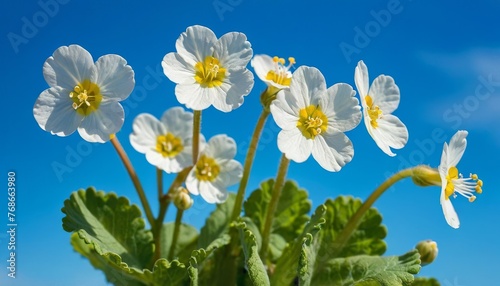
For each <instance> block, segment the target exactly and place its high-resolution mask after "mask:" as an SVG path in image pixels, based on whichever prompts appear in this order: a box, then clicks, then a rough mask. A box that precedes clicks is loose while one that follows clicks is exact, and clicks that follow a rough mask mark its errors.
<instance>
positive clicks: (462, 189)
mask: <svg viewBox="0 0 500 286" xmlns="http://www.w3.org/2000/svg"><path fill="white" fill-rule="evenodd" d="M482 187H483V181H482V180H480V179H479V178H478V176H477V175H476V174H471V175H470V178H463V177H462V174H459V172H458V169H457V167H450V169H449V170H448V174H447V175H446V187H445V191H444V193H445V198H446V199H447V200H448V199H449V198H450V196H451V195H453V194H454V193H455V192H458V193H460V194H461V195H463V196H465V197H466V198H468V199H469V202H471V203H472V202H473V201H475V200H476V196H474V195H473V193H474V192H476V193H478V194H481V193H482V192H483V189H482Z"/></svg>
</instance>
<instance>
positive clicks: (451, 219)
mask: <svg viewBox="0 0 500 286" xmlns="http://www.w3.org/2000/svg"><path fill="white" fill-rule="evenodd" d="M441 207H442V208H443V213H444V218H445V219H446V222H447V223H448V224H449V225H450V226H451V227H453V228H459V227H460V220H459V219H458V215H457V213H456V212H455V208H453V205H452V204H451V200H450V199H448V200H447V199H445V195H444V190H443V191H441Z"/></svg>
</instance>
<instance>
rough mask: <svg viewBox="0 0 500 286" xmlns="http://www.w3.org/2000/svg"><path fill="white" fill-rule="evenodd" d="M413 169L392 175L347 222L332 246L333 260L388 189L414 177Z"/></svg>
mask: <svg viewBox="0 0 500 286" xmlns="http://www.w3.org/2000/svg"><path fill="white" fill-rule="evenodd" d="M413 169H414V168H408V169H404V170H402V171H399V172H398V173H396V174H394V175H392V177H390V178H389V179H387V180H386V181H385V182H383V183H382V184H381V185H380V186H378V188H376V189H375V191H373V193H372V194H371V195H370V196H369V197H368V199H366V201H365V202H364V203H363V204H362V205H361V207H360V208H359V209H358V210H357V211H356V213H355V214H354V215H353V216H352V217H351V218H350V219H349V221H348V222H347V224H346V225H345V227H344V229H343V230H342V232H341V233H340V234H339V236H337V239H336V240H335V241H334V243H333V244H332V246H334V247H333V253H331V254H330V255H331V257H333V258H334V257H336V256H337V255H339V254H340V252H341V251H342V249H344V246H345V245H346V243H347V242H348V240H349V238H350V237H351V235H352V234H353V232H354V231H355V230H356V229H357V227H358V225H359V223H360V221H361V219H362V218H363V216H364V214H365V213H366V212H367V211H368V210H369V209H370V208H371V206H372V205H373V204H374V203H375V201H376V200H377V199H378V198H379V197H380V196H381V195H382V194H383V193H384V192H385V191H386V190H387V189H389V188H390V187H391V186H392V185H394V184H395V183H396V182H398V181H399V180H401V179H404V178H408V177H412V176H413Z"/></svg>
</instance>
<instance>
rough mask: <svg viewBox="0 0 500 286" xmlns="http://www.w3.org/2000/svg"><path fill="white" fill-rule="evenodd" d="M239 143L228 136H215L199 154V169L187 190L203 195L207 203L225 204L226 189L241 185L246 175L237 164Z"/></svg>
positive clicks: (191, 177)
mask: <svg viewBox="0 0 500 286" xmlns="http://www.w3.org/2000/svg"><path fill="white" fill-rule="evenodd" d="M235 155H236V143H235V142H234V140H233V139H232V138H230V137H228V136H227V135H216V136H214V137H212V138H211V139H210V140H209V141H208V142H207V144H206V146H205V148H203V150H202V151H201V152H200V155H199V157H198V161H197V163H196V165H195V166H194V167H193V169H191V171H190V172H189V174H188V176H187V179H186V187H187V189H188V191H189V192H190V193H192V194H193V195H201V197H202V198H203V199H204V200H205V201H207V202H208V203H211V204H213V203H223V202H224V201H225V200H226V199H227V187H229V186H231V185H234V184H236V183H238V182H239V181H240V179H241V176H242V173H243V167H242V166H241V164H240V163H239V162H238V161H236V160H234V159H233V158H234V156H235Z"/></svg>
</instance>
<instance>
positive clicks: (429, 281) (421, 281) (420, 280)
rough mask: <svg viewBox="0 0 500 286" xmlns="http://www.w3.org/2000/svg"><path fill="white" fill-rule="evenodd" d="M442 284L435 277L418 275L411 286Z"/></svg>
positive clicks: (435, 285)
mask: <svg viewBox="0 0 500 286" xmlns="http://www.w3.org/2000/svg"><path fill="white" fill-rule="evenodd" d="M440 285H441V284H440V283H439V282H438V281H437V280H436V279H434V278H427V277H417V278H415V281H413V283H412V284H411V286H440Z"/></svg>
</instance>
